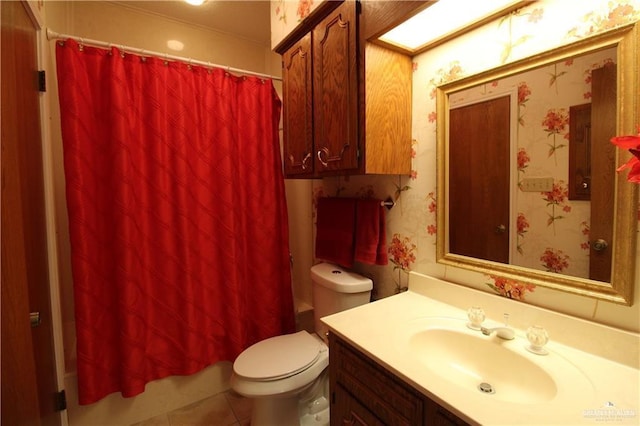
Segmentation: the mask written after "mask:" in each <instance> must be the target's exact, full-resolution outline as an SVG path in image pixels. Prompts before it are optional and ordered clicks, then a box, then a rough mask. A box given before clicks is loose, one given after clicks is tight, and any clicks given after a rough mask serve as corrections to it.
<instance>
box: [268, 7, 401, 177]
mask: <svg viewBox="0 0 640 426" xmlns="http://www.w3.org/2000/svg"><path fill="white" fill-rule="evenodd" d="M359 9H360V3H359V2H355V1H345V2H342V3H340V4H339V5H338V6H337V7H335V8H334V9H332V10H330V11H329V12H328V13H326V15H325V16H323V17H322V19H319V20H318V21H317V22H316V23H315V24H314V26H313V28H311V29H310V30H309V31H308V32H306V33H304V34H303V35H301V36H300V37H299V38H297V39H296V40H294V41H292V42H290V44H289V45H288V46H287V47H286V49H284V50H283V51H282V66H283V73H282V75H283V137H284V146H283V159H284V161H283V162H284V172H285V176H286V177H300V178H304V177H309V178H317V177H322V176H330V175H338V174H343V175H346V174H406V175H408V174H410V172H411V75H412V63H411V58H410V57H409V56H407V55H404V54H402V53H399V52H395V51H393V50H389V49H387V48H384V47H380V46H377V45H374V44H371V43H368V42H366V41H364V40H363V39H362V37H361V36H360V33H361V29H362V24H363V23H362V22H361V19H362V17H361V16H360V13H359ZM276 51H278V49H276Z"/></svg>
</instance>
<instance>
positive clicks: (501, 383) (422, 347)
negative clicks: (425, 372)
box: [409, 328, 558, 403]
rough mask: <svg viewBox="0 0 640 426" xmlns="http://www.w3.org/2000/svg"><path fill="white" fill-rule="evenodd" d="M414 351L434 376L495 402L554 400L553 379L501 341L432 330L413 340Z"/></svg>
mask: <svg viewBox="0 0 640 426" xmlns="http://www.w3.org/2000/svg"><path fill="white" fill-rule="evenodd" d="M409 348H410V350H411V351H412V352H419V353H421V354H423V356H421V357H420V361H421V362H422V363H423V364H424V365H425V366H426V367H427V368H429V369H430V370H431V371H432V372H433V373H435V374H437V375H439V376H442V378H444V379H446V380H450V381H452V382H454V383H456V384H457V385H459V386H462V387H465V388H468V389H478V391H480V392H484V393H488V394H491V395H492V397H493V398H495V399H501V400H504V401H509V402H518V403H539V402H547V401H551V400H553V398H554V397H555V396H556V394H557V392H558V387H557V386H556V383H555V381H554V380H553V378H552V377H551V376H550V375H549V374H548V373H547V372H546V371H545V370H543V369H542V368H541V367H540V366H538V365H537V364H535V363H533V362H532V361H530V360H529V359H527V358H525V357H524V356H522V355H520V354H518V353H516V352H514V351H512V350H510V349H508V348H506V347H504V346H503V345H502V344H501V342H499V341H498V339H495V338H494V339H490V338H487V337H485V336H483V335H482V334H479V333H478V335H477V336H474V335H470V334H465V333H462V332H459V331H454V330H449V329H443V328H429V329H426V330H423V331H420V332H417V333H415V334H414V335H413V336H411V338H410V340H409Z"/></svg>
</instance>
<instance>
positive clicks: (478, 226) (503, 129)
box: [449, 96, 511, 263]
mask: <svg viewBox="0 0 640 426" xmlns="http://www.w3.org/2000/svg"><path fill="white" fill-rule="evenodd" d="M449 120H450V121H449V162H450V165H451V166H452V167H449V251H450V252H451V253H455V254H460V255H464V256H470V257H475V258H480V259H486V260H492V261H495V262H502V263H509V176H510V169H509V152H510V148H509V145H510V122H511V118H510V97H509V96H503V97H500V98H496V99H491V100H488V101H483V102H479V103H475V104H473V105H467V106H462V107H459V108H455V109H451V110H450V113H449ZM479 158H481V159H483V161H477V160H478V159H479Z"/></svg>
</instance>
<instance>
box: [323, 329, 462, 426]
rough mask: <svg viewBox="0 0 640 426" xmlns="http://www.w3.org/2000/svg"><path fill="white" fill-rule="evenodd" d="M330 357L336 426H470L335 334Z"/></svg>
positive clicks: (331, 336)
mask: <svg viewBox="0 0 640 426" xmlns="http://www.w3.org/2000/svg"><path fill="white" fill-rule="evenodd" d="M329 357H330V360H329V377H330V392H331V395H330V398H331V408H330V410H331V425H332V426H344V425H360V426H361V425H368V426H374V425H407V426H416V425H425V426H426V425H438V426H445V425H448V426H454V425H455V426H461V425H467V423H466V422H464V421H463V420H462V419H460V418H458V417H456V416H455V415H454V414H453V413H451V412H450V411H448V410H446V409H444V408H443V407H441V406H439V405H438V404H436V403H435V402H433V401H431V400H430V399H429V398H427V397H425V396H424V395H422V394H421V393H420V392H418V391H417V390H415V389H413V388H412V387H411V386H409V385H408V384H406V383H405V382H403V381H402V380H400V379H399V378H397V377H396V376H394V375H393V374H391V373H389V372H388V371H387V370H385V369H384V368H383V367H382V366H380V365H379V364H377V363H376V362H374V361H373V360H371V359H370V358H369V357H367V356H366V355H364V354H363V353H362V352H360V351H358V350H357V349H355V348H354V347H353V346H351V345H349V344H348V343H346V342H345V341H344V340H341V339H340V338H338V337H337V336H336V335H335V334H331V333H330V334H329Z"/></svg>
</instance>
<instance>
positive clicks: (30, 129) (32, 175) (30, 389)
mask: <svg viewBox="0 0 640 426" xmlns="http://www.w3.org/2000/svg"><path fill="white" fill-rule="evenodd" d="M0 9H1V10H0V12H1V13H0V14H1V15H2V40H1V44H2V49H1V55H2V57H1V66H2V69H1V73H2V99H1V105H2V108H1V109H2V117H1V119H2V154H1V155H2V159H1V162H2V209H1V210H2V224H1V226H2V295H1V297H2V380H1V381H2V424H3V425H29V426H31V425H59V424H60V416H59V414H58V413H57V412H56V403H55V401H56V391H57V384H56V375H55V362H54V352H53V331H52V324H51V308H50V307H51V301H50V295H49V273H48V261H47V237H46V226H45V207H44V189H43V188H44V182H43V168H42V145H41V134H40V118H39V94H38V85H37V82H38V74H37V47H36V46H37V45H36V40H37V33H36V29H35V28H34V26H33V23H32V21H31V18H30V17H29V15H28V13H27V10H26V9H25V6H24V5H23V3H22V2H18V1H9V2H1V4H0ZM30 312H39V313H40V318H41V321H42V322H41V324H40V325H39V326H38V327H35V328H32V327H31V325H30V320H29V313H30Z"/></svg>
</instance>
